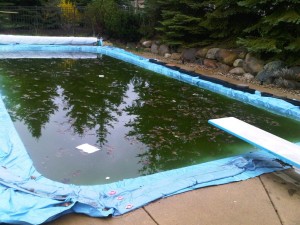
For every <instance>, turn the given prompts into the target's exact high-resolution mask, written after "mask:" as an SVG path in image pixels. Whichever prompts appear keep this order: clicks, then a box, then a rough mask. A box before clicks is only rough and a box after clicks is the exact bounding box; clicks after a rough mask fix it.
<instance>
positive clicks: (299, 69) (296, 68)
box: [289, 66, 300, 74]
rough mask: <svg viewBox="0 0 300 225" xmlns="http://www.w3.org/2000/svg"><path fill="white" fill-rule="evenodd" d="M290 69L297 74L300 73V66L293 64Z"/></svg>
mask: <svg viewBox="0 0 300 225" xmlns="http://www.w3.org/2000/svg"><path fill="white" fill-rule="evenodd" d="M289 69H290V70H292V71H293V72H294V73H295V74H300V66H293V67H290V68H289Z"/></svg>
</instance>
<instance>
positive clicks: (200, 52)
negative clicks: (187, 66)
mask: <svg viewBox="0 0 300 225" xmlns="http://www.w3.org/2000/svg"><path fill="white" fill-rule="evenodd" d="M207 52H208V48H200V49H199V50H198V51H197V52H196V58H205V57H206V54H207Z"/></svg>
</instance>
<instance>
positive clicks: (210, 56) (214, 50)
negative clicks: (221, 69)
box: [206, 48, 220, 59]
mask: <svg viewBox="0 0 300 225" xmlns="http://www.w3.org/2000/svg"><path fill="white" fill-rule="evenodd" d="M219 50H220V49H219V48H211V49H209V50H208V51H207V53H206V58H207V59H216V53H217V52H218V51H219Z"/></svg>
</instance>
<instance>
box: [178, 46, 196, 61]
mask: <svg viewBox="0 0 300 225" xmlns="http://www.w3.org/2000/svg"><path fill="white" fill-rule="evenodd" d="M196 53H197V49H196V48H188V49H184V50H183V52H182V53H181V59H182V60H184V61H187V62H195V60H196Z"/></svg>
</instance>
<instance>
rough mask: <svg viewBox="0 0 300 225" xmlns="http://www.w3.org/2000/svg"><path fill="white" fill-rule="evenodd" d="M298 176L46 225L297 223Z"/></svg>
mask: <svg viewBox="0 0 300 225" xmlns="http://www.w3.org/2000/svg"><path fill="white" fill-rule="evenodd" d="M299 212H300V174H298V173H295V171H294V170H293V169H289V170H285V171H281V172H275V173H270V174H264V175H262V176H260V177H256V178H253V179H249V180H246V181H241V182H235V183H230V184H225V185H219V186H213V187H207V188H201V189H198V190H195V191H189V192H186V193H183V194H179V195H175V196H172V197H169V198H165V199H161V200H159V201H156V202H153V203H150V204H148V205H146V206H144V207H143V208H140V209H138V210H135V211H133V212H131V213H128V214H125V215H123V216H119V217H115V218H108V219H99V218H90V217H87V216H84V215H75V214H72V215H66V216H63V217H61V218H59V219H57V220H55V221H53V222H51V223H47V225H227V224H228V225H254V224H255V225H299V224H300V213H299Z"/></svg>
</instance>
